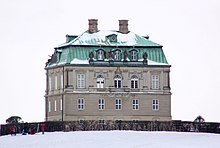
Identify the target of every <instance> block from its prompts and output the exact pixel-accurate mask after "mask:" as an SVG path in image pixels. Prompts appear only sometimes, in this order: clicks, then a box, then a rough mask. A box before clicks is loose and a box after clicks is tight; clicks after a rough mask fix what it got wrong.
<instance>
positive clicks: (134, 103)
mask: <svg viewBox="0 0 220 148" xmlns="http://www.w3.org/2000/svg"><path fill="white" fill-rule="evenodd" d="M132 110H139V99H133V100H132Z"/></svg>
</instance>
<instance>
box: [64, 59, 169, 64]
mask: <svg viewBox="0 0 220 148" xmlns="http://www.w3.org/2000/svg"><path fill="white" fill-rule="evenodd" d="M105 61H108V60H106V59H105ZM122 61H123V59H122ZM128 61H129V59H128ZM138 61H139V62H140V61H141V62H142V61H143V59H140V60H138ZM147 61H148V65H169V64H167V63H159V62H155V61H151V60H149V59H148V60H147ZM62 64H63V63H62ZM71 64H89V60H80V59H77V58H75V59H73V60H72V61H71Z"/></svg>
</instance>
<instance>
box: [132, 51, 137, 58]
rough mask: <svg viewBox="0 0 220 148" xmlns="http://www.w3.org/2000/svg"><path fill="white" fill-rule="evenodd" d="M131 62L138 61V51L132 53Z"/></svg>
mask: <svg viewBox="0 0 220 148" xmlns="http://www.w3.org/2000/svg"><path fill="white" fill-rule="evenodd" d="M131 61H137V51H136V50H132V51H131Z"/></svg>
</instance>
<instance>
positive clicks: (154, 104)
mask: <svg viewBox="0 0 220 148" xmlns="http://www.w3.org/2000/svg"><path fill="white" fill-rule="evenodd" d="M152 110H154V111H157V110H159V100H157V99H154V100H152Z"/></svg>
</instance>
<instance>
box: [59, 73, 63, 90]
mask: <svg viewBox="0 0 220 148" xmlns="http://www.w3.org/2000/svg"><path fill="white" fill-rule="evenodd" d="M60 88H62V89H63V75H60Z"/></svg>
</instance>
